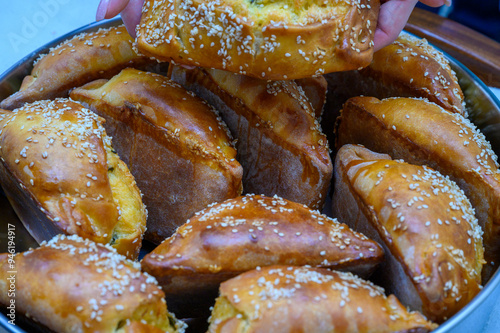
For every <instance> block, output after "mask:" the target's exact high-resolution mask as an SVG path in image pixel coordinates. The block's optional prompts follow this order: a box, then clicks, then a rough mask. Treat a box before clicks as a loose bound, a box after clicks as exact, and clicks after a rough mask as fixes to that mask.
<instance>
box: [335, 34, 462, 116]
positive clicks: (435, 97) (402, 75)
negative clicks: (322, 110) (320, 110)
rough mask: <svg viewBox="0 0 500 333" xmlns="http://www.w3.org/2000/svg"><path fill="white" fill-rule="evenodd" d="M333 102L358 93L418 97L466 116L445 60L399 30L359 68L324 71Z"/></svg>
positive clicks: (422, 42)
mask: <svg viewBox="0 0 500 333" xmlns="http://www.w3.org/2000/svg"><path fill="white" fill-rule="evenodd" d="M326 78H327V81H328V85H329V87H328V89H329V90H330V91H331V93H332V98H334V99H339V101H338V102H337V103H333V104H334V105H335V108H337V107H340V105H342V104H343V103H344V102H345V101H346V100H347V99H348V98H350V97H356V96H360V95H364V96H373V97H377V98H380V99H382V98H388V97H421V98H427V99H428V100H429V101H431V102H434V103H436V104H438V105H439V106H441V107H443V108H444V109H446V110H448V111H450V112H453V113H459V114H461V115H464V116H466V110H465V102H464V95H463V93H462V89H461V88H460V85H459V84H458V79H457V77H456V75H455V72H454V71H453V70H452V69H451V67H450V64H449V62H448V60H447V59H446V58H445V57H444V55H443V54H442V53H441V52H439V51H438V50H436V49H434V48H433V47H432V46H430V45H429V44H428V43H427V40H425V39H420V38H417V37H413V36H412V35H409V34H407V33H405V32H402V33H401V34H400V35H399V37H398V38H397V39H396V41H394V42H393V43H392V44H390V45H388V46H386V47H384V48H382V49H381V50H379V51H377V52H375V54H374V55H373V61H372V62H371V64H370V65H369V66H367V67H365V68H363V69H361V70H355V71H350V72H343V73H332V74H328V75H326Z"/></svg>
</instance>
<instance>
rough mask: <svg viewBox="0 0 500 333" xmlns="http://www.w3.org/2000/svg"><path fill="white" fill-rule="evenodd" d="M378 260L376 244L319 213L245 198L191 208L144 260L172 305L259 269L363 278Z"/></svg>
mask: <svg viewBox="0 0 500 333" xmlns="http://www.w3.org/2000/svg"><path fill="white" fill-rule="evenodd" d="M382 258H383V252H382V249H381V248H380V246H379V245H378V244H377V243H376V242H374V241H371V240H369V239H367V238H366V237H365V236H364V235H362V234H359V233H356V232H353V231H352V230H350V229H349V228H348V227H347V226H346V225H345V224H341V223H339V222H337V221H336V220H332V219H331V218H329V217H327V216H325V215H322V214H321V213H319V212H318V211H313V210H311V209H309V208H307V206H304V205H302V204H297V203H294V202H291V201H288V200H284V199H282V198H279V197H276V196H275V197H265V196H261V195H246V196H242V197H238V198H235V199H229V200H226V201H224V202H222V203H218V204H214V205H211V206H210V207H208V208H206V209H204V210H203V211H201V212H198V213H196V214H195V216H193V217H192V218H191V219H190V220H188V222H187V223H186V224H184V225H183V226H181V227H179V229H177V231H176V232H175V234H174V235H172V236H171V237H170V238H167V239H166V240H165V241H164V242H163V243H162V244H161V245H160V246H158V247H157V248H156V249H154V250H153V251H152V252H151V253H149V254H147V255H146V256H145V257H144V259H143V260H142V262H141V264H142V269H143V271H145V272H148V273H150V274H151V275H153V276H154V277H156V279H157V280H158V282H159V284H160V285H161V286H162V289H163V291H164V292H165V294H166V295H167V300H168V301H169V305H170V304H172V303H171V302H170V298H172V299H173V300H176V299H177V300H179V299H180V300H189V301H190V302H200V299H203V298H206V297H202V296H200V295H205V294H207V295H210V293H212V294H213V293H216V292H217V289H218V287H219V284H220V283H221V282H222V281H225V280H227V279H229V278H232V277H234V276H236V275H238V274H240V273H242V272H246V271H249V270H252V269H254V268H256V267H259V266H260V267H264V266H270V265H297V266H303V265H311V266H315V267H316V266H317V267H328V268H335V269H342V270H347V271H351V272H356V273H358V274H363V275H365V276H368V275H369V273H371V272H372V271H373V270H374V268H375V267H376V265H377V264H378V263H380V262H381V261H382ZM212 300H213V298H212Z"/></svg>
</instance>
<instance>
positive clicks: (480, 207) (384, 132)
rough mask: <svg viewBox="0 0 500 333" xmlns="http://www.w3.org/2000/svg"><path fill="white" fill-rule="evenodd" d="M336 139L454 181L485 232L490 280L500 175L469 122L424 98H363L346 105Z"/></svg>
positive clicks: (497, 249)
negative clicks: (431, 169)
mask: <svg viewBox="0 0 500 333" xmlns="http://www.w3.org/2000/svg"><path fill="white" fill-rule="evenodd" d="M337 136H338V146H339V147H340V146H342V145H344V144H346V143H359V144H363V145H365V146H366V147H367V148H369V149H371V150H373V151H377V152H381V153H387V154H389V155H391V157H392V158H396V159H397V158H400V159H404V160H405V161H407V162H408V163H412V164H418V165H423V164H425V165H428V166H430V167H431V168H433V169H435V170H437V171H439V172H440V173H442V174H444V175H447V176H450V178H451V179H452V180H453V181H455V182H456V183H457V184H458V185H459V186H460V188H461V189H462V190H463V191H464V192H465V194H466V195H467V196H468V198H469V200H470V202H471V204H472V206H473V207H474V209H475V215H476V217H477V219H478V221H479V224H480V225H481V227H482V228H483V230H484V245H485V258H486V260H487V261H488V265H486V266H485V267H484V270H483V282H486V281H487V279H488V278H489V277H490V276H491V275H492V274H493V272H494V270H495V268H496V267H498V265H499V264H500V174H499V172H500V171H499V168H498V162H497V156H496V154H495V153H494V152H493V151H492V149H491V146H490V143H489V142H488V141H486V139H485V137H484V135H483V134H482V133H481V132H479V130H478V129H477V128H476V127H475V126H474V125H473V124H472V123H471V122H470V121H469V120H467V119H465V118H464V117H462V116H460V115H458V114H453V113H450V112H447V111H445V110H443V109H442V108H441V107H439V106H437V105H435V104H433V103H429V102H427V101H425V100H422V99H409V98H394V99H386V100H381V101H380V100H378V99H375V98H369V97H365V98H361V97H360V98H353V99H350V100H349V101H348V102H347V103H346V104H345V105H344V109H343V111H342V116H341V118H340V119H339V124H338V128H337Z"/></svg>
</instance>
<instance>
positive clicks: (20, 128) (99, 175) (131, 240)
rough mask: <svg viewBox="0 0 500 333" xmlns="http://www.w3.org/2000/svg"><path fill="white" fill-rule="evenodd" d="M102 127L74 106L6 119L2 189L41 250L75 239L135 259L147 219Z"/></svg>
mask: <svg viewBox="0 0 500 333" xmlns="http://www.w3.org/2000/svg"><path fill="white" fill-rule="evenodd" d="M101 121H102V119H100V118H99V117H98V116H97V115H95V114H94V113H92V112H91V111H89V110H87V109H85V108H84V107H83V106H82V105H81V104H78V103H75V102H73V101H71V100H68V99H56V100H55V101H40V102H35V103H32V104H26V105H25V106H24V107H22V108H20V109H16V110H14V111H13V112H4V113H2V114H0V125H1V126H2V131H1V133H0V145H1V148H0V157H1V163H0V166H1V167H0V171H1V172H0V175H1V179H2V186H3V188H4V191H5V193H6V195H7V197H8V198H9V201H10V202H11V204H12V205H13V207H14V208H15V210H16V213H17V214H18V216H20V219H21V221H22V222H23V224H24V225H25V227H26V228H27V229H28V230H29V231H30V233H31V234H32V236H33V237H34V238H35V239H36V240H37V241H38V242H39V243H40V242H41V241H43V240H49V239H50V238H52V237H53V236H55V235H57V234H59V233H64V234H77V235H79V236H81V237H84V238H89V239H92V240H94V241H96V242H98V243H111V244H112V245H113V246H114V247H115V248H116V249H117V250H118V251H119V252H120V253H121V254H123V255H126V256H127V257H129V258H137V255H138V254H139V249H140V247H141V243H142V234H143V233H144V230H145V227H146V216H147V212H146V209H145V207H144V205H143V204H142V201H141V194H140V191H139V189H138V188H137V185H136V183H135V180H134V178H133V176H132V175H131V174H130V172H129V170H128V168H127V166H126V165H125V164H124V163H123V162H122V161H121V160H120V159H119V158H118V156H117V155H116V153H115V152H114V151H113V148H112V146H111V139H110V138H109V137H108V136H107V135H106V132H105V130H104V128H103V127H102V124H101Z"/></svg>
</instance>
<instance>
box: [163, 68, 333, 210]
mask: <svg viewBox="0 0 500 333" xmlns="http://www.w3.org/2000/svg"><path fill="white" fill-rule="evenodd" d="M169 70H170V73H169V75H170V76H171V77H172V79H173V80H174V81H176V82H179V83H180V84H181V85H183V86H184V87H185V88H187V89H189V90H192V91H194V92H195V93H196V94H197V95H198V96H200V97H202V98H204V99H205V100H207V101H208V102H209V103H210V104H212V105H214V106H215V107H216V109H218V110H219V111H220V113H221V117H222V119H223V120H224V121H225V122H226V124H227V125H228V127H229V129H230V130H231V133H232V134H233V136H234V137H235V138H236V139H237V140H238V141H237V143H236V149H237V151H238V157H237V159H238V161H240V163H241V165H242V166H243V170H244V174H243V188H244V189H245V192H246V193H257V194H264V195H267V196H273V195H278V196H280V197H283V198H285V199H287V200H290V201H294V202H298V203H302V204H305V205H307V206H309V207H311V208H312V209H320V208H321V207H323V203H324V200H325V198H326V194H327V190H328V187H329V185H330V180H331V176H332V169H333V167H332V162H331V159H330V155H329V148H328V143H327V141H326V137H325V136H324V134H323V133H322V132H321V128H320V126H319V124H318V122H317V121H316V119H315V117H314V111H313V110H312V108H311V104H310V103H309V101H308V100H307V97H306V96H305V94H304V93H303V90H302V89H300V87H298V86H297V84H296V83H295V82H293V81H274V82H269V81H265V80H260V79H255V78H250V77H248V76H244V75H240V74H233V73H230V72H226V71H221V70H211V69H201V68H194V69H186V68H183V67H180V66H171V67H170V68H169Z"/></svg>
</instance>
